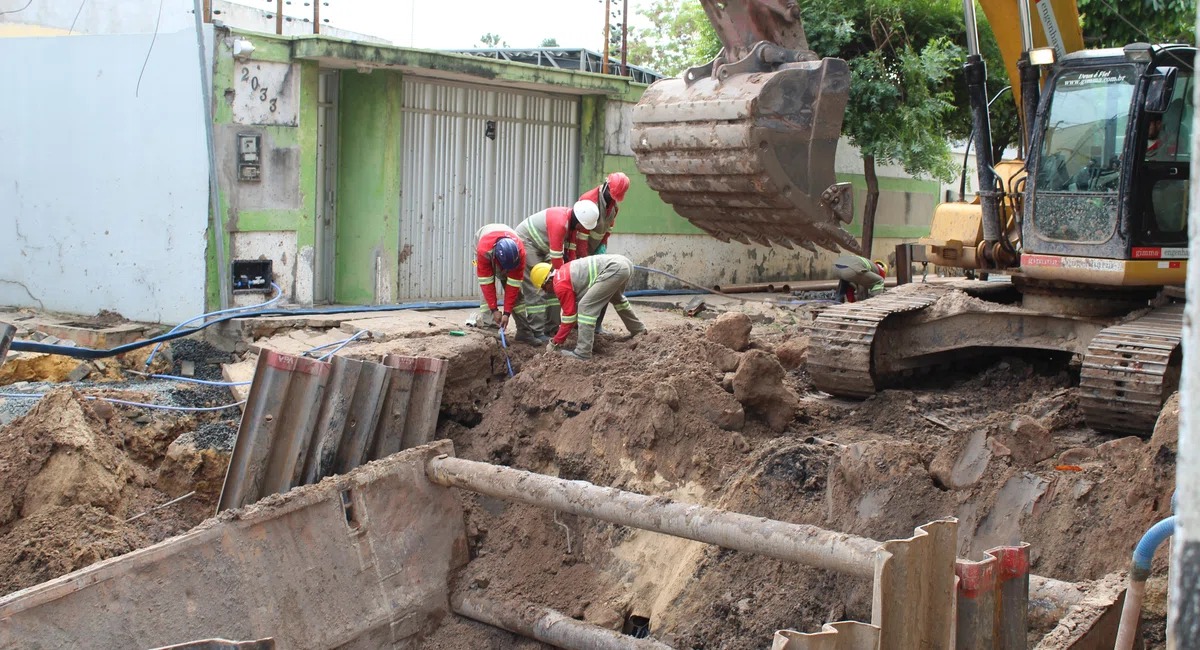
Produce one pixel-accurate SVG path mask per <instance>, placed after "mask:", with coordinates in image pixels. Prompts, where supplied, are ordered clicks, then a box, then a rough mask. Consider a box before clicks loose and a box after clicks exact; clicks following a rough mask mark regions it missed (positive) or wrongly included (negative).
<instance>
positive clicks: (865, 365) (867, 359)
mask: <svg viewBox="0 0 1200 650" xmlns="http://www.w3.org/2000/svg"><path fill="white" fill-rule="evenodd" d="M944 294H945V290H944V289H938V288H933V287H928V288H921V289H917V290H914V291H904V292H899V291H894V292H889V293H885V294H882V295H879V296H876V297H874V298H871V299H869V300H864V301H862V302H854V303H846V304H842V305H838V306H836V307H830V308H829V309H826V310H825V311H823V312H821V315H820V316H818V317H817V321H816V323H815V324H814V326H813V334H812V339H813V342H812V345H811V347H810V348H809V355H808V372H809V374H810V375H811V377H812V380H813V383H814V384H815V385H816V387H817V388H818V389H820V390H823V391H825V392H827V393H830V394H832V395H838V396H840V397H870V396H871V395H874V394H875V390H876V388H875V375H874V364H873V363H872V345H873V344H874V342H875V333H876V332H877V331H878V330H879V326H880V325H881V324H882V323H883V321H884V319H886V318H887V317H889V316H892V315H893V314H901V313H906V312H912V311H916V310H918V309H924V308H926V307H928V306H929V305H932V304H933V303H934V302H935V301H937V299H938V298H940V297H942V296H943V295H944Z"/></svg>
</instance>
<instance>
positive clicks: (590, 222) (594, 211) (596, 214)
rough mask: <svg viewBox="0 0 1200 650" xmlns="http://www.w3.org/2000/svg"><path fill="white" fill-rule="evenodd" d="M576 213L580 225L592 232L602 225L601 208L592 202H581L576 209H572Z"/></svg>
mask: <svg viewBox="0 0 1200 650" xmlns="http://www.w3.org/2000/svg"><path fill="white" fill-rule="evenodd" d="M571 211H572V212H574V213H575V218H576V219H578V220H579V225H581V226H583V227H584V228H587V229H588V230H591V229H592V228H595V227H596V224H598V223H600V208H598V207H596V204H595V203H593V202H592V201H579V202H578V203H576V204H575V207H573V208H571Z"/></svg>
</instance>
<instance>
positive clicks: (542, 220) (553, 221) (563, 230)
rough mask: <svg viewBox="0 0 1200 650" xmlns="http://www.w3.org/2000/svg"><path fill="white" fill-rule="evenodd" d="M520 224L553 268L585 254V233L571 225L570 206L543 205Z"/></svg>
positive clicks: (586, 239)
mask: <svg viewBox="0 0 1200 650" xmlns="http://www.w3.org/2000/svg"><path fill="white" fill-rule="evenodd" d="M521 226H522V230H524V231H525V232H526V233H528V235H529V239H530V241H531V242H532V243H533V245H534V246H537V248H538V250H540V251H542V252H545V253H547V255H548V256H549V258H550V264H551V266H553V267H554V268H555V269H558V268H559V267H561V266H562V265H563V262H570V261H571V260H573V259H576V258H577V257H581V256H584V255H586V254H587V245H588V235H589V233H588V231H587V230H585V229H583V227H581V226H578V225H577V226H576V227H575V228H572V227H571V208H547V209H545V210H542V211H541V212H539V213H537V214H535V215H533V216H532V217H529V218H528V219H526V220H525V222H524V223H522V224H521ZM580 251H582V254H581V253H580Z"/></svg>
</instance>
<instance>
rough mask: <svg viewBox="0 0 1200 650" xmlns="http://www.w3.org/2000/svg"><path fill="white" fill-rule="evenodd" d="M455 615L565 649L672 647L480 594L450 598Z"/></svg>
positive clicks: (654, 649) (652, 649)
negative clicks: (494, 599)
mask: <svg viewBox="0 0 1200 650" xmlns="http://www.w3.org/2000/svg"><path fill="white" fill-rule="evenodd" d="M450 606H451V608H452V609H453V610H454V613H455V614H458V615H459V616H465V617H467V618H469V619H471V620H474V621H479V622H480V623H486V624H488V625H491V626H493V627H498V628H501V629H503V630H508V631H509V632H512V633H513V634H520V635H521V636H526V637H529V638H531V639H537V640H538V641H541V642H542V643H548V644H550V645H552V646H554V647H556V648H566V650H671V646H669V645H665V644H662V643H659V642H658V641H655V640H653V639H635V638H633V637H631V636H625V635H624V634H621V633H620V632H616V631H614V630H609V629H606V628H602V627H599V626H596V625H592V624H591V623H584V622H583V621H577V620H575V619H573V618H571V617H570V616H567V615H566V614H562V613H560V612H556V611H554V610H553V609H550V608H549V607H541V606H538V605H533V604H523V603H522V604H514V603H511V602H503V603H501V602H496V601H493V600H491V599H489V598H486V597H484V596H481V595H479V594H469V593H468V594H464V593H457V594H455V595H454V597H453V598H451V602H450Z"/></svg>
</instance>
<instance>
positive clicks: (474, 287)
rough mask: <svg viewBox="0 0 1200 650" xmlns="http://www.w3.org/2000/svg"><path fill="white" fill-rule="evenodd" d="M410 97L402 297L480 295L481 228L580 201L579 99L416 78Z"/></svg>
mask: <svg viewBox="0 0 1200 650" xmlns="http://www.w3.org/2000/svg"><path fill="white" fill-rule="evenodd" d="M403 102H404V103H403V110H402V113H403V131H402V133H403V135H402V137H403V154H402V155H403V160H402V165H401V168H402V170H403V171H402V172H401V180H400V260H399V262H400V263H399V284H398V287H397V292H396V295H395V298H396V299H397V300H412V299H426V298H459V297H464V296H475V295H476V294H477V293H478V284H477V283H476V282H475V275H474V274H473V273H471V272H470V269H471V260H472V259H473V256H472V252H473V251H472V249H473V244H474V242H473V241H472V239H473V238H474V235H475V231H476V230H478V229H479V228H480V227H481V226H483V225H485V224H488V223H506V224H509V225H512V226H515V225H517V224H518V223H520V222H521V220H522V219H524V218H525V217H528V216H529V215H531V214H534V213H537V212H539V211H541V210H543V209H545V208H547V207H552V206H557V205H570V204H571V203H573V202H574V201H575V199H577V198H579V188H578V185H577V182H576V178H577V174H578V166H579V156H578V152H579V102H578V100H577V99H575V98H572V97H557V96H552V95H541V94H534V93H524V92H514V91H509V90H498V89H494V88H485V87H479V86H460V85H453V84H447V83H441V82H432V81H427V80H422V79H417V78H413V77H410V76H406V77H405V79H404V94H403ZM489 122H494V123H495V139H492V138H489V137H487V132H488V123H489Z"/></svg>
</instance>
